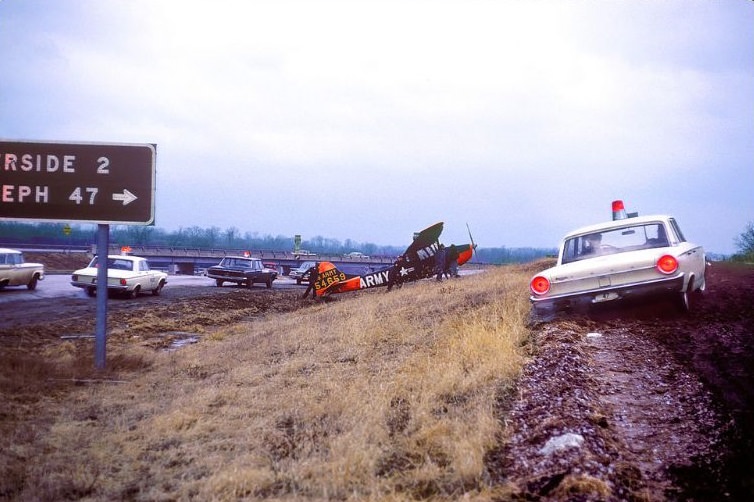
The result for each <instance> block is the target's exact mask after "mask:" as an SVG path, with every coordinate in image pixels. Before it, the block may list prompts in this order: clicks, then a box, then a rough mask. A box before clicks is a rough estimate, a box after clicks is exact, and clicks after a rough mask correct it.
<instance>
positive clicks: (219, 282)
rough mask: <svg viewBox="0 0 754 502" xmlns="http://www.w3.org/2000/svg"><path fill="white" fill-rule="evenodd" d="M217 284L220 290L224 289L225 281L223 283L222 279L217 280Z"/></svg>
mask: <svg viewBox="0 0 754 502" xmlns="http://www.w3.org/2000/svg"><path fill="white" fill-rule="evenodd" d="M215 284H217V287H218V288H222V287H223V281H221V280H220V279H217V280H215Z"/></svg>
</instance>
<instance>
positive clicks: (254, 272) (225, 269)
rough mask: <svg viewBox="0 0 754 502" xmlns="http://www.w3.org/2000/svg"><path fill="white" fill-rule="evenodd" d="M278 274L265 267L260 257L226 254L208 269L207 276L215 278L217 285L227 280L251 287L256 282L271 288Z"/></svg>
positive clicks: (219, 285)
mask: <svg viewBox="0 0 754 502" xmlns="http://www.w3.org/2000/svg"><path fill="white" fill-rule="evenodd" d="M277 276H278V274H277V272H276V271H274V270H270V269H269V268H265V266H264V264H262V260H260V259H259V258H247V257H245V256H226V257H225V258H223V260H222V261H221V262H220V263H218V264H217V265H215V266H213V267H209V268H208V269H207V277H209V278H211V279H214V280H215V283H216V284H217V287H221V286H222V285H223V283H226V282H235V283H236V284H238V285H239V286H243V285H246V287H249V288H250V287H252V286H253V285H254V283H255V282H256V283H261V284H265V285H266V286H267V287H268V288H271V287H272V281H274V280H275V279H276V278H277Z"/></svg>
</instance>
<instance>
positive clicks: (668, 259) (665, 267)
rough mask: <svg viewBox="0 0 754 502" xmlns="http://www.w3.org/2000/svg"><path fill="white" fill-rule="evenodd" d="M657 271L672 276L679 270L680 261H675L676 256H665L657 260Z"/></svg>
mask: <svg viewBox="0 0 754 502" xmlns="http://www.w3.org/2000/svg"><path fill="white" fill-rule="evenodd" d="M657 270H659V271H660V272H662V273H663V274H672V273H673V272H675V271H676V270H678V260H676V259H675V256H670V255H669V254H666V255H663V256H661V257H660V259H659V260H657Z"/></svg>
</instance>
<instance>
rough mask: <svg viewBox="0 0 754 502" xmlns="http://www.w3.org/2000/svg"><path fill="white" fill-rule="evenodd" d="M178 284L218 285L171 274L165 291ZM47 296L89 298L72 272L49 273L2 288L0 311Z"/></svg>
mask: <svg viewBox="0 0 754 502" xmlns="http://www.w3.org/2000/svg"><path fill="white" fill-rule="evenodd" d="M176 286H195V287H213V288H215V287H217V286H215V281H214V279H209V278H208V277H204V276H202V275H170V276H168V284H167V286H165V291H167V290H168V289H169V288H170V287H176ZM223 287H224V288H228V289H230V288H233V287H236V286H235V285H233V284H226V285H225V286H223ZM272 287H273V288H302V289H303V288H304V286H299V285H297V284H296V281H294V280H293V279H289V278H288V277H278V278H277V279H275V282H273V283H272ZM254 289H266V288H265V287H264V285H262V284H255V285H254ZM45 298H57V299H61V298H88V296H87V294H86V291H84V290H83V289H81V288H76V287H74V286H71V275H70V274H48V275H45V278H44V280H43V281H40V282H39V283H38V284H37V289H35V290H34V291H29V290H28V289H26V287H25V286H16V287H7V288H4V289H1V290H0V312H1V311H2V308H3V307H2V306H1V305H3V304H5V303H9V302H16V301H19V300H21V301H23V300H40V299H45Z"/></svg>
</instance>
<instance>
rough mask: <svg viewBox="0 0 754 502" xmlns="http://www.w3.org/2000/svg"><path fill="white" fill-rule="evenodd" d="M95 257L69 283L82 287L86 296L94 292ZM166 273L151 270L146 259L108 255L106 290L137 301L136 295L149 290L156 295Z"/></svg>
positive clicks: (160, 289) (166, 277)
mask: <svg viewBox="0 0 754 502" xmlns="http://www.w3.org/2000/svg"><path fill="white" fill-rule="evenodd" d="M97 260H98V258H97V257H96V256H95V257H94V258H93V259H92V261H91V262H90V263H89V265H88V266H87V267H86V268H82V269H80V270H76V271H75V272H74V273H73V275H72V276H71V284H72V285H73V286H76V287H77V288H84V289H85V290H86V292H87V293H88V294H89V296H94V295H95V294H96V292H97V269H98V261H97ZM167 283H168V274H166V273H165V272H160V271H158V270H151V269H150V268H149V263H148V262H147V260H146V258H140V257H138V256H128V255H110V256H108V257H107V290H108V291H112V292H115V293H120V294H123V295H125V296H129V297H131V298H136V297H137V296H138V295H139V293H146V292H148V291H151V292H152V294H153V295H159V294H160V292H161V291H162V288H163V287H164V286H165V284H167Z"/></svg>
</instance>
